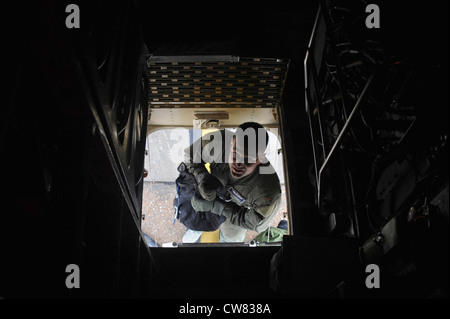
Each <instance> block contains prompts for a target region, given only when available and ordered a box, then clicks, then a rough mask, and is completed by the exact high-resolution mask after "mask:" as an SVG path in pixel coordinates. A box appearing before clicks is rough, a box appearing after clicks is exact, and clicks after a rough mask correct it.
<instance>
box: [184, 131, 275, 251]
mask: <svg viewBox="0 0 450 319" xmlns="http://www.w3.org/2000/svg"><path fill="white" fill-rule="evenodd" d="M211 134H212V135H213V137H211ZM208 135H209V136H208ZM212 142H214V144H215V146H216V147H215V148H214V147H212V148H211V147H209V148H208V146H210V145H211V144H210V143H212ZM267 143H268V134H267V131H266V130H265V128H264V127H263V126H262V125H260V124H258V123H255V122H246V123H243V124H242V125H240V126H239V127H238V129H237V130H236V132H235V133H230V131H226V130H221V131H216V132H213V133H210V134H207V135H205V136H204V137H202V138H201V139H199V140H197V141H195V142H194V143H193V144H192V145H191V146H190V147H189V148H187V149H186V150H185V161H184V163H185V165H186V168H187V170H188V171H189V172H190V173H191V174H193V175H194V176H195V178H196V180H197V185H198V190H199V193H200V195H201V196H194V197H192V199H191V204H192V207H193V208H194V209H195V210H196V211H203V212H206V211H209V212H212V213H214V214H217V215H221V216H225V217H226V221H225V222H224V223H223V224H222V225H221V226H220V241H221V242H242V241H244V238H245V233H246V230H247V229H250V230H255V231H257V232H261V231H264V230H266V229H267V228H268V227H269V224H270V222H271V220H272V219H273V217H274V216H275V215H276V213H277V211H278V208H279V205H280V201H281V187H280V180H279V178H278V175H277V174H276V172H275V170H274V169H273V167H272V166H271V164H270V163H269V161H268V160H267V159H266V157H265V150H266V148H267ZM218 145H220V146H222V147H221V148H220V149H218ZM199 159H200V160H199ZM206 162H209V163H210V173H209V172H208V171H207V169H206V167H205V165H204V164H205V163H206ZM218 193H219V194H222V195H223V194H224V193H225V196H219V195H217V194H218ZM188 232H189V231H188ZM188 232H187V234H188ZM196 234H197V236H198V237H199V236H200V235H201V232H197V233H196ZM185 237H186V236H185Z"/></svg>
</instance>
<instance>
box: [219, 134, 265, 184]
mask: <svg viewBox="0 0 450 319" xmlns="http://www.w3.org/2000/svg"><path fill="white" fill-rule="evenodd" d="M240 144H241V143H240V142H239V140H238V141H236V138H233V140H232V141H231V145H230V148H231V152H230V155H229V158H228V165H229V166H230V172H231V176H233V177H234V178H235V179H238V178H242V177H244V176H247V175H250V174H251V173H253V171H254V170H255V169H256V168H257V167H258V165H259V164H260V163H261V161H262V160H263V158H264V156H265V155H264V154H259V155H258V156H257V157H256V158H254V157H249V155H248V154H247V152H245V151H244V147H243V145H240Z"/></svg>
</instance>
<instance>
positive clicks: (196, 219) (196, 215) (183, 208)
mask: <svg viewBox="0 0 450 319" xmlns="http://www.w3.org/2000/svg"><path fill="white" fill-rule="evenodd" d="M178 171H179V172H180V175H179V176H178V178H177V179H176V180H175V183H176V187H177V195H176V196H175V199H174V201H173V206H174V208H175V218H174V221H173V222H174V223H175V222H176V220H177V219H179V220H180V222H181V223H182V224H183V225H184V226H186V227H187V228H188V229H191V230H198V231H214V230H217V229H218V228H219V227H220V225H221V224H222V223H223V222H224V221H225V220H226V217H224V216H219V215H217V214H214V213H211V212H197V211H195V210H194V208H193V207H192V205H191V198H192V196H194V195H195V194H196V192H197V181H196V180H195V177H194V175H192V174H191V173H189V172H187V170H186V166H185V164H184V163H181V164H180V166H178Z"/></svg>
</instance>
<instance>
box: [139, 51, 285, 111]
mask: <svg viewBox="0 0 450 319" xmlns="http://www.w3.org/2000/svg"><path fill="white" fill-rule="evenodd" d="M173 60H175V59H170V58H169V59H164V58H156V57H151V58H150V59H149V60H148V66H149V69H150V71H149V72H150V76H149V82H150V85H149V106H150V107H152V108H181V107H189V108H193V107H196V108H201V107H209V108H211V107H228V108H229V107H233V108H240V107H242V108H245V107H268V108H273V107H276V106H277V104H278V103H280V101H281V94H282V91H283V86H284V81H285V78H286V73H287V70H288V65H289V60H284V59H270V58H239V57H232V58H229V59H223V61H215V59H214V58H213V57H212V56H206V57H205V56H204V57H199V58H198V59H197V60H201V61H195V60H196V59H195V58H190V59H179V61H173Z"/></svg>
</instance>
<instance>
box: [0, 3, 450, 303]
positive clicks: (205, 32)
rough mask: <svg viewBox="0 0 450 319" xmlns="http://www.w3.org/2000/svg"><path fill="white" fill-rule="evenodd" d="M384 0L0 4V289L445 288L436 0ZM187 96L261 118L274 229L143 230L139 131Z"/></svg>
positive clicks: (57, 292) (68, 293)
mask: <svg viewBox="0 0 450 319" xmlns="http://www.w3.org/2000/svg"><path fill="white" fill-rule="evenodd" d="M392 2H393V1H390V2H389V1H374V2H373V3H374V4H376V5H377V6H378V8H379V16H378V17H375V18H373V19H378V18H379V21H378V22H379V27H371V28H369V26H368V24H367V23H368V22H367V21H368V20H367V19H368V16H369V15H370V14H371V13H370V12H367V11H366V9H367V6H368V5H369V3H368V2H366V1H362V0H361V1H359V0H352V1H342V0H341V1H338V0H320V1H319V0H316V1H297V2H295V1H289V2H285V3H284V2H278V1H270V2H268V1H267V2H266V1H264V2H244V1H241V2H236V3H230V2H220V3H217V4H216V3H214V4H213V3H212V2H204V3H203V2H179V1H178V2H170V3H169V2H154V1H143V0H141V1H114V2H108V1H100V0H99V1H72V2H67V1H35V2H33V3H30V4H29V5H28V4H27V5H23V4H20V3H16V4H11V8H9V7H8V10H6V11H5V12H6V13H5V18H4V19H3V20H2V23H3V25H2V34H3V37H2V40H3V43H4V45H3V51H4V55H3V61H4V67H3V76H4V78H5V79H6V81H4V82H3V83H4V86H5V87H6V88H7V89H6V102H5V105H4V107H3V108H2V115H1V118H0V119H1V120H0V127H1V135H0V138H1V139H0V161H1V167H2V168H3V169H2V174H1V176H2V178H1V180H2V181H3V188H2V189H3V190H2V192H1V213H0V297H1V298H2V299H91V298H93V299H157V300H158V299H177V300H187V299H189V300H191V299H192V300H196V299H199V300H203V299H230V300H232V299H233V300H234V299H241V300H265V301H267V300H278V301H280V300H295V299H448V297H449V294H448V293H449V291H448V289H449V277H448V275H449V268H450V267H449V212H448V208H449V205H448V197H449V189H448V187H449V186H448V181H449V175H448V173H449V170H448V169H449V141H448V137H449V122H448V115H449V105H450V104H449V94H448V92H449V91H448V88H449V66H448V57H449V43H448V39H449V34H448V32H449V28H448V22H449V17H448V6H449V4H448V2H447V1H428V2H426V3H423V4H422V5H420V6H419V5H418V4H416V3H414V2H407V1H395V4H394V3H392ZM70 3H75V4H76V5H77V6H78V8H79V16H78V18H79V22H80V24H79V26H78V27H72V28H69V27H68V26H67V18H68V15H69V14H70V13H69V12H68V11H66V8H67V6H68V5H69V4H70ZM74 19H75V18H74ZM369 22H370V21H369ZM369 24H370V23H369ZM225 69H226V70H225ZM167 70H170V72H169V71H167ZM224 70H225V71H224ZM166 71H167V72H166ZM179 72H180V73H179ZM183 72H184V73H183ZM227 72H228V73H227ZM233 72H234V73H233ZM179 74H182V76H181V75H179ZM221 75H223V76H222V77H220V76H221ZM241 75H242V77H240V76H241ZM167 79H168V80H170V81H168V80H167ZM191 79H192V82H189V81H191ZM230 79H236V81H230ZM212 80H216V82H219V81H223V83H225V82H226V83H227V85H229V88H230V89H229V92H231V93H229V94H228V93H222V91H221V90H218V89H217V88H216V89H215V91H214V90H210V91H208V90H207V89H208V88H207V87H208V86H209V85H210V84H211V82H212ZM183 81H185V82H183ZM227 81H228V82H227ZM239 81H241V82H239ZM174 83H177V84H174ZM242 83H244V84H246V85H247V84H248V87H247V86H245V87H244V89H242V88H239V87H237V89H236V90H234V88H235V87H236V86H239V85H240V84H242ZM183 85H185V86H186V88H184V90H185V91H184V92H185V93H179V91H178V87H181V89H183ZM196 85H198V86H199V87H201V89H199V90H197V91H195V90H192V92H191V91H189V90H190V89H191V86H196ZM241 86H242V87H243V86H244V85H243V84H242V85H241ZM231 88H233V90H232V89H231ZM256 88H257V89H256ZM181 89H180V92H181ZM203 89H205V91H202V90H203ZM225 91H226V90H225V89H224V92H225ZM186 92H191V93H186ZM203 92H209V93H203ZM242 92H245V93H243V94H242ZM210 93H211V94H212V97H211V94H210ZM258 94H259V95H260V97H258ZM241 95H242V96H241ZM219 102H220V103H219ZM222 102H223V103H222ZM202 110H203V111H204V112H205V114H209V115H208V116H209V117H207V119H208V120H211V121H216V122H215V123H219V118H218V117H217V118H215V117H214V115H215V114H216V115H217V114H222V115H223V114H224V113H220V112H217V111H222V112H226V114H227V116H228V115H229V118H228V117H226V118H225V119H223V120H221V122H220V123H222V126H223V127H236V126H237V125H239V124H240V122H244V121H246V120H248V114H252V118H253V117H255V118H259V119H261V124H263V125H266V126H267V127H273V128H276V129H277V130H278V134H279V139H280V140H281V141H282V148H281V149H280V152H281V153H282V154H283V161H284V162H283V165H284V177H285V186H286V196H287V215H288V219H289V234H288V235H285V236H284V237H283V241H282V242H281V243H279V244H267V245H255V244H254V243H253V244H249V243H237V244H236V245H233V244H221V243H217V244H197V245H196V244H191V245H187V244H186V245H183V244H179V245H174V247H172V248H163V247H152V245H149V243H148V240H147V239H146V234H145V233H144V232H143V231H142V228H141V222H142V209H143V207H142V205H143V204H142V203H143V199H142V197H143V187H144V177H143V176H144V173H145V170H144V158H145V156H146V152H147V151H148V150H147V149H146V144H145V141H146V137H147V136H148V134H149V133H150V131H151V130H153V129H157V128H160V127H186V126H187V124H186V123H192V120H193V119H195V116H196V115H197V118H199V117H198V113H196V112H198V111H202ZM246 112H247V113H246ZM150 147H151V145H150ZM148 209H152V207H149V208H148ZM168 214H173V212H172V211H170V212H168ZM255 246H256V247H255ZM68 265H76V266H77V267H78V269H79V276H80V277H79V280H80V281H79V287H69V286H68V285H67V279H68V276H69V275H70V273H69V272H68V271H67V266H68Z"/></svg>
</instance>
